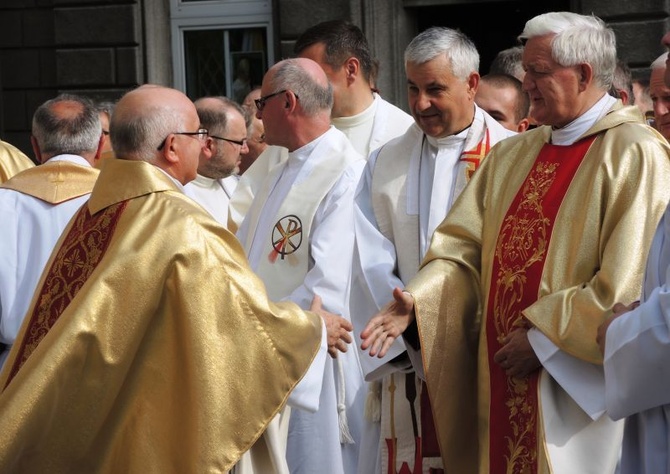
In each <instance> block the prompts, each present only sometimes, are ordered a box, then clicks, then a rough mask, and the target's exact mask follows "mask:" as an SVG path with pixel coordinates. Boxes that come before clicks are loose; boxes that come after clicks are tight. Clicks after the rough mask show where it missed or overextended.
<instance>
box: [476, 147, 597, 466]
mask: <svg viewBox="0 0 670 474" xmlns="http://www.w3.org/2000/svg"><path fill="white" fill-rule="evenodd" d="M594 140H595V137H589V138H586V139H584V140H581V141H579V142H577V143H575V144H573V145H570V146H557V145H550V144H547V145H545V146H544V147H543V148H542V150H541V151H540V153H539V155H538V157H537V159H536V161H535V164H534V166H533V168H532V169H531V171H530V173H529V174H528V176H527V177H526V180H525V181H524V183H523V185H522V186H521V188H520V191H519V192H518V194H517V195H516V197H515V198H514V201H513V202H512V204H511V205H510V207H509V209H508V211H507V214H506V216H505V219H504V220H503V223H502V226H501V229H500V232H499V235H498V240H497V243H496V251H495V258H494V264H493V269H492V273H491V288H490V292H489V297H488V306H487V314H486V340H487V349H488V364H489V374H490V387H491V400H490V409H489V410H490V412H489V420H490V422H489V427H490V440H489V456H490V459H489V461H490V462H489V466H490V472H491V473H506V474H517V473H518V474H526V473H528V474H530V473H536V472H537V469H538V467H537V458H538V457H537V454H538V451H537V450H538V439H537V426H538V413H539V407H538V392H537V390H538V378H539V373H540V372H539V371H535V372H534V373H533V374H531V375H530V376H529V377H527V378H516V377H508V376H507V375H506V374H505V371H504V370H503V369H502V368H501V367H500V366H499V365H498V364H496V363H495V362H494V361H493V356H494V355H495V354H496V352H498V350H500V348H501V347H502V344H501V341H502V340H503V338H504V337H505V336H507V335H508V334H510V333H511V332H513V331H514V330H516V329H518V328H521V327H524V326H526V325H527V323H526V321H524V319H523V318H522V316H521V312H522V311H523V310H524V309H525V308H527V307H528V306H530V305H531V304H532V303H534V302H535V301H536V300H537V295H538V290H539V285H540V280H541V277H542V271H543V268H544V262H545V258H546V255H547V249H548V248H549V242H550V240H551V235H552V230H553V225H554V221H555V219H556V215H557V214H558V210H559V208H560V206H561V203H562V201H563V198H564V196H565V193H566V192H567V190H568V187H569V186H570V183H571V181H572V179H573V177H574V176H575V173H576V172H577V169H578V168H579V165H580V164H581V162H582V160H583V158H584V156H585V154H586V152H587V151H588V149H589V147H590V146H591V144H592V143H593V141H594Z"/></svg>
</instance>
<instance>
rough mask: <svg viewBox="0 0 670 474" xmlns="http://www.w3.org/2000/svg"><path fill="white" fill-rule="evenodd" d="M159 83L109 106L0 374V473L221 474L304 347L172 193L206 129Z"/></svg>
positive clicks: (285, 385)
mask: <svg viewBox="0 0 670 474" xmlns="http://www.w3.org/2000/svg"><path fill="white" fill-rule="evenodd" d="M199 123H200V122H199V120H198V116H197V114H196V110H195V107H194V106H193V104H192V103H191V101H190V100H188V98H187V97H186V96H184V95H183V94H182V93H181V92H178V91H175V90H173V89H167V88H163V87H158V86H143V87H140V88H139V89H136V90H134V91H131V92H130V93H128V94H127V95H126V96H124V98H122V99H121V101H120V102H119V103H118V105H117V108H116V110H115V113H114V117H113V119H112V125H111V137H112V142H113V144H114V149H115V150H116V153H117V156H119V157H120V159H118V160H110V161H109V162H107V163H106V164H105V166H103V169H102V171H101V173H100V179H99V180H98V181H97V185H96V187H95V188H94V189H93V192H92V194H91V198H90V200H89V201H88V203H87V204H85V205H84V206H82V207H81V209H80V210H79V211H78V212H77V213H76V214H75V217H74V218H73V220H72V221H71V222H70V224H69V225H68V227H67V228H66V229H65V231H64V234H63V235H62V237H61V239H60V240H59V243H58V244H57V245H56V250H55V251H54V253H53V254H52V256H51V259H50V260H49V262H48V263H47V267H46V268H47V269H46V271H45V273H44V274H43V275H42V278H41V280H40V283H39V284H38V287H37V288H38V289H37V292H36V294H35V296H34V298H33V302H32V304H31V306H30V309H29V310H28V314H27V317H26V320H25V321H24V324H23V326H22V327H21V330H20V332H19V335H18V337H17V340H16V343H15V345H14V347H13V349H12V351H11V352H10V355H9V358H8V360H7V363H6V365H5V368H4V370H3V372H2V374H1V375H0V388H1V389H2V393H1V394H0V423H1V424H2V426H3V429H2V430H1V431H2V432H1V433H0V472H12V473H24V472H25V473H36V472H44V473H46V472H49V473H65V472H96V473H120V472H123V473H142V474H144V473H170V472H174V473H191V472H192V473H205V472H207V473H215V472H217V473H218V472H227V471H229V470H230V469H231V467H232V466H233V464H234V463H235V462H236V460H237V459H238V458H239V457H240V455H241V454H242V453H243V452H244V451H246V450H247V449H249V447H250V446H251V445H252V444H253V443H254V441H255V440H256V439H258V437H259V436H260V435H261V434H262V432H263V430H264V429H265V427H266V425H267V423H268V422H269V421H270V420H271V419H272V417H273V416H274V415H275V414H276V413H277V412H278V411H279V410H280V409H281V407H282V406H283V405H284V403H285V402H286V399H287V397H288V396H289V393H290V391H291V390H292V388H293V387H294V386H295V385H296V384H297V383H298V381H299V380H300V379H301V378H302V376H303V374H304V372H305V371H306V369H307V367H308V366H309V364H310V363H311V361H312V359H313V358H314V356H315V354H316V352H317V350H318V349H319V347H320V342H321V335H322V324H321V320H320V319H321V318H320V317H319V316H317V315H316V314H314V313H311V312H303V311H302V310H300V309H299V308H298V307H297V306H296V305H294V304H292V303H280V304H274V303H272V302H270V301H268V299H267V296H266V295H265V291H264V287H263V285H262V283H261V282H260V280H259V279H258V278H256V276H255V275H254V274H253V273H252V272H251V270H250V269H249V267H248V264H247V261H246V259H245V257H244V252H243V250H242V247H241V246H240V245H239V243H238V242H237V240H236V239H235V237H234V236H233V235H232V234H230V233H229V232H227V231H226V230H225V229H224V228H222V227H221V226H220V225H218V224H217V223H216V222H215V221H214V220H213V219H212V218H211V217H210V216H209V215H208V214H207V213H206V212H205V211H204V210H202V209H201V208H200V207H199V206H197V205H196V204H194V203H193V202H192V201H191V200H190V199H189V198H187V197H186V196H185V195H184V194H183V192H182V190H181V189H182V185H183V184H184V183H186V182H188V181H189V180H191V179H193V178H194V177H195V173H196V169H197V164H198V155H199V153H200V150H201V148H202V146H203V145H204V143H205V141H206V140H207V139H208V137H207V131H206V130H202V129H199Z"/></svg>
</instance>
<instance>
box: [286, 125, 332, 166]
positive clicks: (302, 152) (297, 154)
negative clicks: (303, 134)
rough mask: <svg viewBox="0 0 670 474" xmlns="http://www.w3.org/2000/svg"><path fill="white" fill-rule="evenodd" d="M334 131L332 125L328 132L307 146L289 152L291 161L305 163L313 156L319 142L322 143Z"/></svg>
mask: <svg viewBox="0 0 670 474" xmlns="http://www.w3.org/2000/svg"><path fill="white" fill-rule="evenodd" d="M333 130H335V127H333V126H332V125H331V126H330V128H329V129H328V131H327V132H326V133H324V134H323V135H320V136H318V137H316V138H315V139H314V140H312V141H311V142H309V143H308V144H306V145H303V146H301V147H300V148H297V149H295V150H293V151H289V152H288V159H289V161H305V160H306V159H307V158H309V155H311V154H312V152H313V151H314V149H315V148H316V146H317V145H318V144H319V142H321V140H323V138H324V137H325V136H326V135H328V134H329V133H330V132H332V131H333Z"/></svg>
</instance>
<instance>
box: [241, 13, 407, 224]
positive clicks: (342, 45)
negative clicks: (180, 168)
mask: <svg viewBox="0 0 670 474" xmlns="http://www.w3.org/2000/svg"><path fill="white" fill-rule="evenodd" d="M294 52H295V54H296V55H297V56H298V57H302V58H307V59H311V60H313V61H315V62H316V63H317V64H319V66H320V67H321V68H322V69H323V71H324V72H325V73H326V76H327V77H328V80H329V81H330V83H331V84H332V86H333V109H332V110H331V116H330V117H331V122H332V124H333V126H335V128H337V129H338V130H340V131H341V132H342V133H344V134H345V135H346V136H347V138H348V139H349V141H351V144H352V145H353V146H354V149H356V151H358V152H359V153H360V154H361V155H363V157H365V158H366V159H367V158H368V156H369V155H370V152H372V151H373V150H375V149H377V148H378V147H380V146H382V145H383V144H384V143H386V142H388V141H389V140H391V139H392V138H395V137H397V136H400V135H402V134H403V133H404V132H405V131H406V130H407V129H408V128H409V127H410V126H411V125H412V123H413V121H412V117H411V116H410V115H409V114H407V113H406V112H404V111H403V110H401V109H400V108H398V107H396V106H395V105H393V104H391V103H389V102H388V101H386V100H384V99H383V98H382V97H381V96H380V94H379V92H378V91H377V89H376V87H375V85H374V82H375V77H374V76H375V74H377V72H378V65H377V64H376V62H375V60H374V58H373V57H372V53H371V52H370V47H369V45H368V42H367V39H366V38H365V35H364V34H363V32H362V31H361V29H360V28H359V27H358V26H356V25H354V24H352V23H350V22H347V21H344V20H332V21H325V22H322V23H319V24H316V25H314V26H312V27H310V28H308V29H307V30H305V31H304V32H303V33H302V34H301V35H300V37H299V38H298V40H297V41H296V43H295V47H294ZM285 159H286V153H285V150H281V149H276V148H272V149H269V150H267V151H266V152H265V153H263V155H261V157H260V158H259V159H258V160H257V163H256V164H255V165H254V166H253V167H251V168H250V170H249V171H248V173H247V174H246V176H243V177H242V179H240V185H239V188H238V190H237V191H236V194H235V195H234V196H233V200H232V204H231V207H232V209H233V210H232V211H231V212H232V213H233V217H234V220H233V222H232V223H231V228H234V225H235V224H237V225H239V221H241V217H244V213H245V212H246V211H247V209H248V207H249V204H250V200H251V199H252V198H253V195H254V193H255V192H256V189H257V186H258V183H259V182H260V181H262V180H263V178H264V177H265V175H266V174H267V172H268V170H269V169H270V168H271V167H272V166H274V165H275V164H277V163H279V162H281V161H283V160H285ZM238 216H239V217H238Z"/></svg>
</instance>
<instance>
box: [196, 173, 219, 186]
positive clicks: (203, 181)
mask: <svg viewBox="0 0 670 474" xmlns="http://www.w3.org/2000/svg"><path fill="white" fill-rule="evenodd" d="M192 183H193V184H195V185H196V186H200V187H201V188H211V187H214V185H215V184H217V180H216V179H214V178H208V177H207V176H203V175H201V174H197V175H195V179H194V180H193V181H192Z"/></svg>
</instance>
